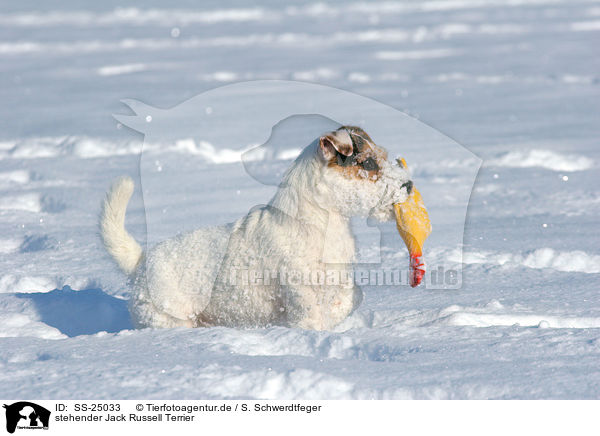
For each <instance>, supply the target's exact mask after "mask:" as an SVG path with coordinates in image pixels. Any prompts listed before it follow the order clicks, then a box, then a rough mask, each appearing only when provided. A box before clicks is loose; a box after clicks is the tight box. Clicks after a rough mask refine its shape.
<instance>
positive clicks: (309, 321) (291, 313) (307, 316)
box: [283, 285, 360, 330]
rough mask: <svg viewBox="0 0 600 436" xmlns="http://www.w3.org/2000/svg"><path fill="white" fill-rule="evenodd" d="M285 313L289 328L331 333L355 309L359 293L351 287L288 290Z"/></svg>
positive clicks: (286, 292) (285, 293) (285, 299)
mask: <svg viewBox="0 0 600 436" xmlns="http://www.w3.org/2000/svg"><path fill="white" fill-rule="evenodd" d="M283 294H284V299H283V301H284V305H285V307H284V311H285V314H286V320H287V324H288V326H289V327H298V328H302V329H307V330H330V329H332V328H333V327H335V326H336V325H337V324H339V323H340V322H342V321H343V320H344V319H345V318H346V317H347V316H348V315H349V314H350V313H351V312H352V310H353V309H354V308H355V306H357V305H358V302H359V301H357V300H360V291H358V292H357V289H356V288H355V287H354V286H350V287H339V286H337V287H336V288H335V289H333V288H328V287H321V286H307V285H298V286H287V287H286V289H285V290H284V293H283Z"/></svg>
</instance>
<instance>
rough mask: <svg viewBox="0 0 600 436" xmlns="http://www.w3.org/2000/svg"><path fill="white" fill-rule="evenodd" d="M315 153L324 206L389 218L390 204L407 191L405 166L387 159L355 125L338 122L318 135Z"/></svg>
mask: <svg viewBox="0 0 600 436" xmlns="http://www.w3.org/2000/svg"><path fill="white" fill-rule="evenodd" d="M317 155H318V159H319V160H320V161H321V163H322V169H323V172H322V177H321V179H320V180H319V182H318V184H317V190H318V193H319V197H320V199H321V202H322V203H326V204H322V205H323V206H324V207H328V208H331V207H334V208H336V209H337V210H338V211H339V212H340V213H341V214H343V215H346V216H355V215H359V216H372V217H374V218H376V219H378V220H380V221H389V220H392V219H393V218H394V211H393V204H394V203H402V202H404V201H406V199H407V197H408V195H410V192H411V189H412V182H411V180H410V175H409V173H408V170H407V169H406V168H403V167H402V166H400V165H398V164H392V163H391V162H389V161H388V155H387V151H386V150H385V149H384V148H382V147H379V146H377V145H376V144H375V142H373V140H372V139H371V137H370V136H369V135H368V134H367V133H366V132H365V131H364V130H363V129H361V128H359V127H355V126H342V127H340V128H339V129H337V130H335V131H333V132H329V133H327V134H325V135H323V136H321V138H320V139H319V143H318V149H317Z"/></svg>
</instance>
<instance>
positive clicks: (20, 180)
mask: <svg viewBox="0 0 600 436" xmlns="http://www.w3.org/2000/svg"><path fill="white" fill-rule="evenodd" d="M30 178H31V177H30V174H29V171H25V170H16V171H5V172H1V173H0V188H4V187H10V186H11V185H23V184H25V183H28V182H29V180H30Z"/></svg>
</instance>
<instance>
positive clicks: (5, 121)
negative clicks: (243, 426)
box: [0, 0, 600, 399]
mask: <svg viewBox="0 0 600 436" xmlns="http://www.w3.org/2000/svg"><path fill="white" fill-rule="evenodd" d="M598 16H600V7H598V6H597V3H596V2H595V1H587V0H576V1H562V0H519V1H511V2H504V1H500V0H456V1H454V0H453V1H447V2H440V1H420V2H416V1H415V2H413V1H404V0H403V1H398V2H387V1H382V2H377V1H376V2H368V3H367V2H351V3H347V2H344V3H342V2H338V1H336V0H328V1H326V2H318V3H316V2H315V3H311V2H306V1H300V0H293V1H291V2H286V5H282V4H280V3H277V2H274V1H272V0H259V1H258V2H254V3H252V4H250V3H248V2H243V1H238V2H229V3H227V2H226V3H223V2H215V1H212V0H211V1H208V2H204V3H202V5H201V6H199V5H194V4H191V3H190V2H188V1H186V0H177V1H174V2H171V3H170V4H169V5H165V4H162V3H159V2H157V1H154V0H152V1H150V2H147V3H145V4H144V6H143V7H142V6H138V7H126V6H124V5H123V4H119V3H118V2H116V1H114V0H111V1H109V2H104V3H89V4H87V5H84V4H81V3H76V2H57V1H51V2H46V3H44V5H43V7H42V6H36V7H30V6H28V3H24V2H18V1H5V2H3V3H2V4H1V5H0V63H1V65H2V71H1V72H0V75H1V76H2V79H3V83H4V84H5V86H3V88H2V101H3V105H2V106H1V107H0V119H2V129H1V131H0V343H1V344H2V345H1V346H0V367H1V368H2V369H3V371H2V372H1V374H0V386H2V387H1V388H0V397H3V398H7V399H22V398H54V399H58V398H63V399H65V398H80V399H83V398H86V399H90V398H105V399H107V398H123V399H128V398H131V399H133V398H147V399H152V398H162V399H169V398H172V399H176V398H179V399H185V398H213V399H217V398H285V399H296V398H302V399H315V398H326V399H371V398H374V399H416V398H419V399H421V398H435V399H459V398H460V399H479V398H494V399H517V398H518V399H540V398H545V399H548V398H553V399H575V398H585V399H598V398H600V364H599V362H600V300H599V297H598V289H599V286H600V248H599V247H600V244H599V242H600V238H599V234H598V216H600V188H599V187H598V186H599V182H600V177H599V172H598V162H600V148H599V147H598V145H599V144H598V138H599V137H600V125H599V124H598V111H599V109H600V108H599V106H598V102H599V101H600V99H599V97H600V88H599V85H600V75H599V74H598V71H600V60H599V59H598V56H596V52H597V48H596V46H597V40H598V31H599V30H600V26H599V21H598ZM271 79H276V80H277V79H278V80H300V81H305V82H315V83H320V84H324V85H329V86H333V87H337V88H341V89H345V90H348V91H351V92H354V93H356V94H359V95H363V96H366V97H369V98H372V99H374V100H376V101H380V102H382V103H385V104H387V105H390V106H392V107H395V108H398V109H400V110H402V111H404V112H405V113H407V114H409V115H410V116H412V117H414V118H415V119H418V120H421V121H423V123H425V124H424V125H428V126H432V128H434V129H437V130H439V131H440V132H442V133H443V134H445V135H448V137H450V138H453V139H454V140H455V141H457V142H459V143H460V144H462V145H464V146H465V147H466V148H467V149H469V150H471V151H472V152H473V153H475V154H476V155H477V156H478V157H480V158H481V159H483V165H482V167H481V169H480V170H479V173H478V175H477V178H476V180H475V184H474V186H473V192H472V194H471V190H470V188H471V187H470V185H469V186H468V194H469V195H470V202H469V209H468V214H467V219H466V223H465V226H464V229H465V230H464V239H463V237H462V233H460V241H463V243H464V247H463V248H464V249H463V251H462V252H461V251H460V250H457V249H456V247H455V242H456V234H455V233H453V230H454V229H456V225H457V223H459V224H460V223H461V219H462V215H461V211H460V210H459V209H460V208H459V207H457V206H456V204H457V203H460V201H461V200H460V199H461V198H463V197H462V195H463V194H464V193H463V192H462V191H461V188H462V187H463V186H464V185H465V184H467V185H468V184H469V183H471V181H472V179H471V178H470V175H469V174H470V173H469V171H470V170H471V169H473V168H476V167H477V166H478V164H479V160H478V159H477V157H474V156H471V157H468V156H466V155H465V156H461V157H457V156H452V155H448V154H445V153H443V152H442V151H443V149H441V148H436V147H437V146H438V145H439V144H437V143H434V142H431V143H430V142H427V141H424V140H423V139H422V138H421V140H420V141H419V138H418V137H415V136H414V135H415V132H416V131H413V130H408V127H410V126H412V124H410V123H408V122H407V123H406V124H390V125H387V124H386V125H382V124H385V123H379V125H378V124H377V123H376V122H373V120H372V119H370V118H369V116H371V114H365V116H364V117H363V118H364V119H362V118H361V119H358V117H357V119H356V120H353V122H354V123H355V124H359V125H361V124H362V123H363V122H366V123H367V124H368V123H371V124H369V126H367V127H366V131H367V132H369V133H370V134H371V136H373V137H374V139H376V142H377V140H378V138H379V137H382V138H383V137H384V136H385V135H384V133H386V132H388V131H389V130H392V131H393V130H394V129H396V130H401V131H397V136H398V137H400V138H401V141H400V142H399V144H390V143H387V142H386V140H385V139H383V140H382V141H381V145H383V146H385V147H388V148H392V149H396V148H398V149H399V150H400V152H402V154H403V155H404V156H405V157H406V158H407V161H408V164H409V166H410V169H411V172H412V176H413V180H414V182H415V186H417V187H418V189H419V191H420V192H421V193H422V194H423V197H424V201H425V204H426V205H427V207H428V209H429V211H430V216H431V218H432V224H433V229H434V230H433V233H432V235H431V237H430V239H429V240H428V242H427V243H426V245H425V259H426V261H427V265H428V268H430V269H431V270H434V269H435V268H436V266H437V265H440V264H441V265H452V264H455V265H458V264H462V285H461V286H460V287H459V288H458V289H433V288H426V287H419V288H416V289H412V288H410V287H408V286H390V285H372V286H365V287H364V291H365V299H364V301H363V303H362V305H361V306H360V307H359V309H358V310H357V311H356V312H355V313H354V314H352V315H351V316H350V318H348V319H347V320H345V321H344V322H343V323H342V324H341V325H339V326H338V327H336V328H335V329H334V331H325V332H315V331H303V330H298V329H288V328H284V327H269V328H264V329H249V330H236V329H228V328H222V327H215V328H208V329H165V330H149V329H145V330H133V329H132V326H131V321H130V320H129V316H128V312H127V300H128V298H129V294H128V292H129V291H128V286H127V282H126V278H125V277H124V276H123V275H122V274H121V273H120V272H119V271H118V270H117V269H116V267H115V266H114V265H113V263H112V262H111V260H110V259H109V257H108V255H107V254H106V252H105V251H104V249H103V248H102V246H101V243H100V240H99V237H98V227H97V218H98V214H99V210H100V202H101V200H102V198H103V196H104V195H105V192H106V190H107V189H108V187H109V185H110V182H111V181H112V180H113V179H115V178H116V177H118V176H121V175H130V176H132V177H133V178H134V179H135V180H136V191H135V193H134V197H133V199H132V201H131V203H130V205H129V209H128V214H127V226H128V229H129V230H130V232H131V233H132V234H133V236H134V237H135V238H136V240H138V241H140V242H141V243H142V244H144V243H146V242H149V243H154V242H157V241H158V240H161V239H164V238H166V237H169V236H173V235H174V234H176V233H178V232H182V231H185V230H191V229H193V228H197V227H200V226H206V225H211V224H223V223H226V222H231V221H233V220H234V219H236V218H238V217H240V216H242V215H243V214H245V213H247V212H248V210H250V208H251V207H253V206H255V205H258V204H265V203H266V202H268V201H269V200H270V198H271V196H272V195H273V193H274V192H275V190H276V187H277V184H278V181H279V180H280V178H281V175H282V174H283V172H284V171H285V169H286V168H287V166H288V165H289V163H290V162H291V159H293V158H295V157H296V156H297V155H298V153H299V152H300V151H301V146H302V145H303V143H302V141H304V140H305V139H306V138H304V137H303V138H302V141H298V143H295V142H293V141H291V142H290V143H289V144H287V145H286V146H285V147H283V148H279V149H278V150H276V151H275V152H273V153H271V154H269V153H270V151H269V150H264V149H261V148H260V147H259V148H254V147H256V146H257V145H259V144H262V143H263V142H264V141H266V140H267V139H268V136H269V129H270V128H271V127H272V125H273V124H274V122H277V121H279V120H275V121H274V122H269V123H265V125H264V126H261V127H260V129H258V128H257V129H256V131H251V129H250V130H245V127H246V125H245V124H244V122H245V121H244V117H245V111H247V110H248V108H249V107H250V108H252V107H253V106H251V105H250V104H246V103H245V102H247V99H248V98H249V97H248V96H247V95H243V93H242V92H241V88H235V87H233V88H229V89H230V90H233V91H235V90H236V89H237V91H236V92H238V94H235V93H234V94H233V98H234V99H236V101H239V102H240V107H239V108H237V109H238V110H239V112H236V116H238V118H239V120H240V121H239V124H233V125H232V124H223V125H220V124H219V123H220V122H221V121H222V120H223V118H221V117H222V116H223V115H222V110H223V105H222V104H221V102H220V101H217V100H215V101H213V102H211V103H210V104H206V105H204V106H202V107H198V110H199V111H201V113H202V114H203V116H206V117H208V118H207V119H209V118H210V120H211V122H212V123H213V124H212V126H215V128H214V129H211V131H210V132H207V135H206V136H207V137H206V138H200V137H195V136H190V135H189V134H185V133H187V132H183V133H184V134H182V135H181V136H180V137H178V138H177V139H176V140H174V141H166V140H164V138H158V137H156V138H154V137H152V138H151V137H150V135H148V137H147V138H146V140H145V141H144V138H143V137H142V136H141V135H140V134H139V133H136V132H134V131H132V130H131V129H129V128H128V127H126V124H127V123H119V122H117V121H115V119H114V118H112V117H111V114H118V115H117V117H119V118H120V117H123V118H125V117H127V116H131V115H132V111H134V112H136V113H138V114H139V116H140V117H142V118H141V121H143V123H144V124H146V125H148V126H149V128H151V129H152V128H158V127H159V126H161V123H163V122H164V121H163V120H161V116H160V112H161V111H159V110H154V111H147V112H146V109H149V108H150V109H151V108H155V107H159V108H175V107H177V106H178V105H180V104H181V103H182V102H184V101H188V100H189V99H190V98H192V97H194V96H195V95H198V94H200V93H202V92H204V91H208V90H210V89H213V88H215V87H218V86H222V85H224V84H233V85H231V86H235V83H236V82H238V81H245V80H271ZM233 91H230V92H233ZM136 100H141V101H143V102H146V103H147V105H149V106H144V105H143V104H141V103H137V104H136V103H135V101H136ZM121 101H124V102H125V103H126V106H124V105H123V103H121ZM282 101H283V100H282V98H281V96H280V95H278V94H277V93H268V92H266V93H265V94H264V95H262V96H261V97H260V99H258V100H257V101H256V102H255V103H256V104H255V106H254V107H261V106H260V104H264V103H265V102H267V103H269V102H270V103H271V105H272V107H273V108H274V109H273V113H276V112H277V109H279V108H280V107H282V106H283V105H282V103H281V102H282ZM259 103H260V104H259ZM353 109H354V110H356V112H357V113H360V110H359V109H360V108H353ZM307 113H308V112H307ZM324 115H327V114H324ZM147 116H150V117H151V118H150V122H146V117H147ZM219 120H221V121H219ZM315 120H316V119H315ZM369 120H371V121H369ZM317 121H318V120H316V121H315V122H317ZM267 124H268V125H267ZM167 125H168V124H167ZM162 126H163V127H164V124H163V125H162ZM224 126H226V127H224ZM236 127H237V128H236ZM241 127H244V129H242V128H241ZM386 129H387V130H386ZM403 129H405V130H403ZM212 130H214V132H213V131H212ZM274 132H276V131H274ZM373 132H374V133H373ZM296 133H297V134H298V135H299V134H300V133H298V132H296ZM211 135H212V136H211ZM306 135H308V133H306ZM311 135H312V133H311ZM389 137H390V136H389V135H388V136H385V138H389ZM432 138H433V136H432ZM280 139H281V138H280ZM142 145H143V147H144V155H143V159H142V163H141V164H140V154H139V153H140V152H141V150H142ZM394 147H396V148H394ZM403 147H404V148H403ZM240 158H241V159H243V160H244V162H243V165H242V163H240ZM264 159H268V163H269V165H268V166H266V167H265V166H264V165H263V161H264ZM147 171H150V172H151V174H157V173H160V174H161V177H162V178H161V179H157V180H155V181H154V185H153V184H152V180H151V179H150V178H148V177H147V176H148V174H149V173H147ZM249 173H251V176H252V177H251V176H250V175H249ZM142 177H144V178H145V180H144V186H141V184H140V181H141V179H142ZM146 180H147V181H148V183H145V181H146ZM148 189H155V192H154V193H150V194H148V192H147V191H148ZM142 192H144V194H145V195H144V197H143V198H142ZM146 194H148V195H146ZM467 198H468V195H467ZM206 204H209V205H210V207H207V206H206ZM353 228H354V229H355V231H356V232H357V239H358V240H359V241H360V244H359V248H360V250H361V258H362V259H365V260H367V261H373V260H375V261H376V260H377V258H378V256H379V255H380V254H381V256H382V257H385V256H388V257H387V258H386V259H388V260H389V261H390V262H392V264H393V265H395V266H396V267H400V268H401V269H403V270H405V269H407V267H408V260H407V255H406V251H405V250H404V249H403V247H402V245H401V244H402V243H401V241H399V237H398V236H397V234H394V235H395V236H394V237H393V238H391V239H389V240H390V241H392V242H393V244H392V242H390V244H388V245H385V246H384V247H382V250H381V253H379V252H378V250H377V248H378V247H377V246H376V243H378V241H379V236H380V232H385V231H386V228H383V227H382V228H379V227H373V226H370V225H368V223H355V225H354V226H353ZM147 230H148V231H147ZM388 230H389V228H388ZM393 230H394V229H393V228H392V231H393ZM461 232H462V227H461ZM392 234H393V233H392ZM387 241H388V239H386V244H387ZM389 253H392V254H391V255H390V254H389ZM41 374H43V377H41V376H40V375H41ZM90 386H93V390H90Z"/></svg>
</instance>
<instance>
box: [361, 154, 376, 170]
mask: <svg viewBox="0 0 600 436" xmlns="http://www.w3.org/2000/svg"><path fill="white" fill-rule="evenodd" d="M361 165H362V167H363V168H364V169H365V170H367V171H377V170H379V165H377V162H375V159H373V158H372V157H368V158H366V159H365V160H364V161H363V162H362V164H361Z"/></svg>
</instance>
